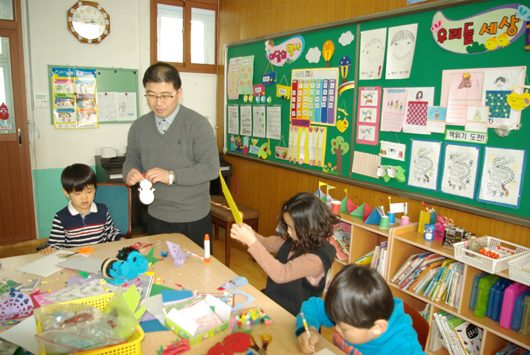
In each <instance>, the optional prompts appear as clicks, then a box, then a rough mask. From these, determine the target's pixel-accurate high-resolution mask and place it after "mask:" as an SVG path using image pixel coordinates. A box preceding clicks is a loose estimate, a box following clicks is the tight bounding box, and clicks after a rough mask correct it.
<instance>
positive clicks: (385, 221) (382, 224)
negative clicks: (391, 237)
mask: <svg viewBox="0 0 530 355" xmlns="http://www.w3.org/2000/svg"><path fill="white" fill-rule="evenodd" d="M388 226H389V224H388V216H381V221H380V222H379V228H381V229H388Z"/></svg>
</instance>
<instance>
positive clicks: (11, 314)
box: [0, 291, 33, 322]
mask: <svg viewBox="0 0 530 355" xmlns="http://www.w3.org/2000/svg"><path fill="white" fill-rule="evenodd" d="M32 313H33V302H32V301H31V298H30V297H29V296H28V295H27V294H26V293H24V292H19V291H12V292H8V293H4V294H3V295H2V296H0V322H3V321H6V320H10V319H16V318H24V317H28V316H30V315H31V314H32Z"/></svg>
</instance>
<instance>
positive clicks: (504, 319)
mask: <svg viewBox="0 0 530 355" xmlns="http://www.w3.org/2000/svg"><path fill="white" fill-rule="evenodd" d="M528 289H530V288H529V287H528V286H525V285H522V284H520V283H518V282H516V283H514V284H513V285H511V286H508V288H507V289H506V291H505V292H504V300H503V302H502V312H501V320H500V325H501V327H503V328H506V329H510V326H511V323H512V315H513V307H514V305H515V300H516V299H517V297H518V296H519V295H520V294H521V293H523V292H525V291H527V290H528Z"/></svg>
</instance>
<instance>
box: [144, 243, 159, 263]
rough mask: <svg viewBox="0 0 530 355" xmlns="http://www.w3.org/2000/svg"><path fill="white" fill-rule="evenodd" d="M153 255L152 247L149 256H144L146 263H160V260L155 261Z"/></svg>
mask: <svg viewBox="0 0 530 355" xmlns="http://www.w3.org/2000/svg"><path fill="white" fill-rule="evenodd" d="M154 253H155V247H152V248H151V250H149V254H147V255H146V256H145V258H146V259H147V261H149V262H150V263H151V265H154V264H156V263H157V262H159V261H160V259H157V258H155V257H154Z"/></svg>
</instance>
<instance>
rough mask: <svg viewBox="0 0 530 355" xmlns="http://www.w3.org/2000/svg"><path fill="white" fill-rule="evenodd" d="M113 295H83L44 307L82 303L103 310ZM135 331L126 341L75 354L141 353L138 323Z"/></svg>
mask: <svg viewBox="0 0 530 355" xmlns="http://www.w3.org/2000/svg"><path fill="white" fill-rule="evenodd" d="M113 296H114V293H104V294H101V295H96V296H91V297H85V298H78V299H75V300H71V301H67V302H60V303H54V304H50V305H47V306H44V307H61V305H65V304H80V305H81V304H84V305H90V306H92V307H95V308H97V309H100V310H103V309H104V308H105V306H106V305H107V303H109V301H110V300H111V298H112V297H113ZM36 323H37V333H38V334H40V333H41V329H42V327H41V324H40V322H39V321H38V320H36ZM136 330H137V332H136V333H134V334H133V335H132V336H131V338H130V339H129V341H128V342H126V343H123V344H118V345H113V346H107V347H104V348H100V349H94V350H88V351H82V352H78V353H76V354H78V355H142V340H144V337H145V334H144V332H143V330H142V327H140V325H138V326H137V327H136ZM40 355H46V352H45V351H44V350H42V349H41V350H40Z"/></svg>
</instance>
